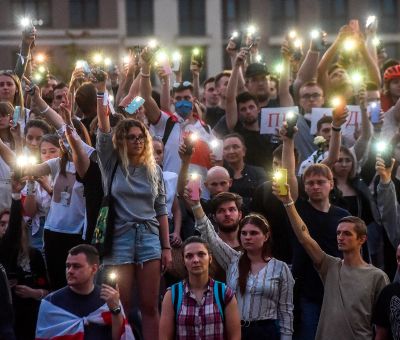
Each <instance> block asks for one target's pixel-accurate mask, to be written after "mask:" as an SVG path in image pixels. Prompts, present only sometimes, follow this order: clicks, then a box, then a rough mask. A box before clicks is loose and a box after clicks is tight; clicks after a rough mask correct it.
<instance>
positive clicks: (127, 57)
mask: <svg viewBox="0 0 400 340" xmlns="http://www.w3.org/2000/svg"><path fill="white" fill-rule="evenodd" d="M130 61H131V57H130V56H129V55H126V56H124V57H123V58H122V62H123V63H124V64H129V62H130Z"/></svg>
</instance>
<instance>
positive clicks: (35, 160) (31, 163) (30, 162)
mask: <svg viewBox="0 0 400 340" xmlns="http://www.w3.org/2000/svg"><path fill="white" fill-rule="evenodd" d="M28 164H30V165H35V164H37V159H36V157H35V156H30V157H29V158H28Z"/></svg>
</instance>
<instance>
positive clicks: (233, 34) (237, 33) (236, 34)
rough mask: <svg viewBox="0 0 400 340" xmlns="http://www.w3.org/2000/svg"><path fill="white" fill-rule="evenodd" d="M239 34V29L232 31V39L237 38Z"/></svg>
mask: <svg viewBox="0 0 400 340" xmlns="http://www.w3.org/2000/svg"><path fill="white" fill-rule="evenodd" d="M238 36H239V32H238V31H235V32H233V33H232V36H231V39H235V38H237V37H238Z"/></svg>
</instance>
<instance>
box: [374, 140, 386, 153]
mask: <svg viewBox="0 0 400 340" xmlns="http://www.w3.org/2000/svg"><path fill="white" fill-rule="evenodd" d="M387 147H388V145H387V143H385V142H382V141H381V142H378V143H376V151H378V152H385V151H386V149H387Z"/></svg>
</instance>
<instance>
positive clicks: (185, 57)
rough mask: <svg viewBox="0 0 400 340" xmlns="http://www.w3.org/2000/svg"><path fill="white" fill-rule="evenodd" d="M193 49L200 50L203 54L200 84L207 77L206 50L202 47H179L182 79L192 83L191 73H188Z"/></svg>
mask: <svg viewBox="0 0 400 340" xmlns="http://www.w3.org/2000/svg"><path fill="white" fill-rule="evenodd" d="M194 48H200V49H201V50H202V53H203V58H204V64H203V69H202V70H201V73H200V84H201V83H202V82H203V81H204V80H205V79H206V78H205V76H206V75H207V48H206V47H204V46H181V47H179V52H180V53H181V55H182V63H181V65H183V68H182V79H183V80H188V81H190V82H192V72H191V71H190V61H191V58H192V51H193V49H194Z"/></svg>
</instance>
